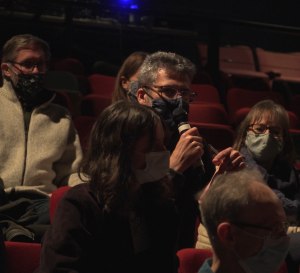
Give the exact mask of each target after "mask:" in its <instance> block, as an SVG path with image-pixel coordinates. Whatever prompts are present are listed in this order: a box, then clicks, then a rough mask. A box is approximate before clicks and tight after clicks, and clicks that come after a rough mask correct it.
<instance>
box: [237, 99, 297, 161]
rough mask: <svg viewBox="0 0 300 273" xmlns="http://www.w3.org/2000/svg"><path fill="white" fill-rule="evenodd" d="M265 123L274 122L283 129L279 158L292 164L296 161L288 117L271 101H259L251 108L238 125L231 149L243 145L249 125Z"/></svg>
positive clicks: (282, 109)
mask: <svg viewBox="0 0 300 273" xmlns="http://www.w3.org/2000/svg"><path fill="white" fill-rule="evenodd" d="M263 117H264V118H265V119H266V121H267V122H275V123H277V124H279V125H280V126H281V127H282V129H283V132H284V134H283V149H282V152H281V153H280V154H279V158H280V159H283V160H287V161H289V162H290V163H291V164H293V163H294V162H295V160H296V152H295V149H294V143H293V140H292V137H291V134H290V130H289V116H288V113H287V112H286V110H285V109H284V108H283V107H282V106H281V105H279V104H276V103H275V102H274V101H272V100H264V101H260V102H258V103H257V104H255V105H254V106H253V108H252V109H251V111H250V112H249V113H248V115H247V116H246V118H245V119H244V121H243V122H242V123H241V124H240V126H239V128H238V131H237V137H236V140H235V143H234V144H233V149H235V150H238V151H239V150H240V149H241V147H242V146H244V145H245V138H246V135H247V130H248V128H249V125H250V124H251V123H253V122H259V121H260V120H261V119H262V118H263Z"/></svg>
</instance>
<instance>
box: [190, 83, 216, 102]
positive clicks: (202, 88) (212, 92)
mask: <svg viewBox="0 0 300 273" xmlns="http://www.w3.org/2000/svg"><path fill="white" fill-rule="evenodd" d="M191 91H193V92H196V93H197V94H198V95H197V97H196V100H195V103H197V102H214V103H220V96H219V93H218V90H217V89H216V88H215V87H214V86H212V85H209V84H191Z"/></svg>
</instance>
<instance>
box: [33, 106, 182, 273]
mask: <svg viewBox="0 0 300 273" xmlns="http://www.w3.org/2000/svg"><path fill="white" fill-rule="evenodd" d="M163 138H164V132H163V127H162V123H161V119H160V117H159V116H158V115H157V114H156V113H155V112H154V110H152V109H151V108H149V107H146V106H142V105H139V104H137V103H133V102H124V101H120V102H117V103H115V104H112V105H111V106H109V107H108V108H106V109H105V110H104V111H103V112H102V114H101V115H100V117H99V118H98V120H97V121H96V123H95V125H94V127H93V129H92V132H91V136H90V141H89V149H88V151H87V153H86V155H85V158H84V160H83V162H82V165H81V168H80V176H81V178H82V180H83V181H85V182H86V183H83V184H80V185H77V186H75V187H73V188H71V189H70V190H68V191H67V192H66V194H65V195H64V196H63V197H62V199H61V200H60V202H59V204H58V207H57V209H56V212H55V216H54V219H53V222H52V224H51V227H50V229H49V230H48V231H47V233H46V235H45V237H44V239H43V243H42V255H41V264H40V267H39V269H38V270H37V271H36V272H60V271H64V272H176V270H175V265H174V259H175V253H176V239H177V226H178V224H177V212H176V207H175V205H174V203H173V187H172V184H171V183H170V180H169V177H168V175H167V173H168V169H169V158H170V154H169V152H168V151H167V150H166V149H165V147H164V144H163Z"/></svg>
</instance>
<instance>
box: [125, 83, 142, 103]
mask: <svg viewBox="0 0 300 273" xmlns="http://www.w3.org/2000/svg"><path fill="white" fill-rule="evenodd" d="M138 90H139V83H138V81H132V82H130V90H129V91H128V93H127V94H128V96H129V98H130V99H131V101H133V102H138V100H137V97H136V95H137V91H138Z"/></svg>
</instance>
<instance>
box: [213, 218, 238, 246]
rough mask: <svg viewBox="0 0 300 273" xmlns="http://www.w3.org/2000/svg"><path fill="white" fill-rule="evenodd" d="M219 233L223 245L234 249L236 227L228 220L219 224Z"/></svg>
mask: <svg viewBox="0 0 300 273" xmlns="http://www.w3.org/2000/svg"><path fill="white" fill-rule="evenodd" d="M217 234H218V237H219V240H220V241H221V243H222V245H224V246H225V247H226V248H228V249H234V246H235V240H236V239H235V238H236V237H235V228H234V227H233V226H232V225H230V224H229V223H227V222H224V223H221V224H220V225H219V226H218V229H217Z"/></svg>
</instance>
